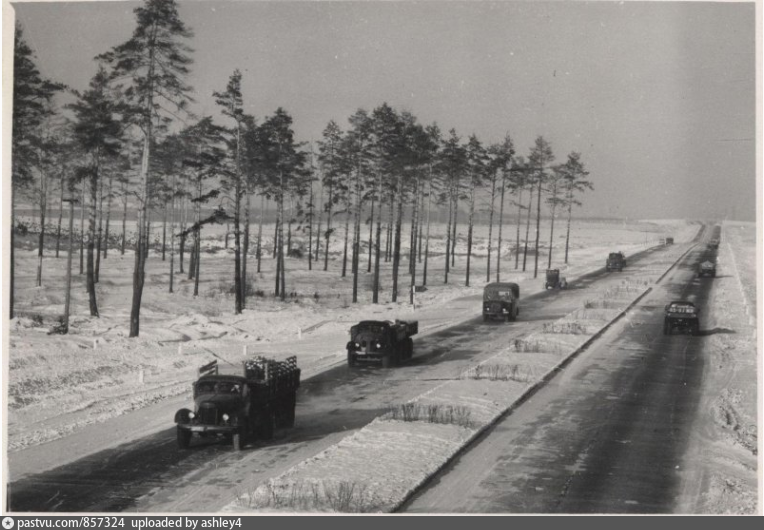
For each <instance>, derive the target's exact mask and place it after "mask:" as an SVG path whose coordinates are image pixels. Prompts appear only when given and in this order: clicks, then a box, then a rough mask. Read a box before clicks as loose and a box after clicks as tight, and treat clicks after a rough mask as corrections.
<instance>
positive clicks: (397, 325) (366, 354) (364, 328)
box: [346, 320, 419, 368]
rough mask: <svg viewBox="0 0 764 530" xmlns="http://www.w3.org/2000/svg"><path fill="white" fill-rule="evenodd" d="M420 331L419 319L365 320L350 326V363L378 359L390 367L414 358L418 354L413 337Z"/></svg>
mask: <svg viewBox="0 0 764 530" xmlns="http://www.w3.org/2000/svg"><path fill="white" fill-rule="evenodd" d="M417 333H419V321H418V320H396V321H395V322H391V321H389V320H363V321H361V322H359V323H358V324H356V325H355V326H352V327H351V328H350V341H349V342H348V343H347V346H346V349H347V354H348V366H349V367H351V368H352V367H354V366H356V365H358V364H359V363H367V362H376V363H381V364H382V367H383V368H389V367H390V366H393V365H396V364H398V363H400V362H401V361H404V360H407V359H410V358H411V357H412V356H413V355H414V341H413V339H412V338H411V337H413V336H414V335H416V334H417Z"/></svg>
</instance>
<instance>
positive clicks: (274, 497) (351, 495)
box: [236, 480, 384, 513]
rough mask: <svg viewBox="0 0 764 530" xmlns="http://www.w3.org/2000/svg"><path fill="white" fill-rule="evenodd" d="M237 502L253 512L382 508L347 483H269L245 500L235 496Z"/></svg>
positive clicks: (358, 486)
mask: <svg viewBox="0 0 764 530" xmlns="http://www.w3.org/2000/svg"><path fill="white" fill-rule="evenodd" d="M236 500H237V502H238V503H239V505H240V506H244V507H248V508H254V509H262V508H275V509H284V510H290V511H307V512H326V511H333V512H337V513H368V512H378V511H380V510H381V508H382V505H383V504H384V503H383V502H381V501H380V500H379V499H377V498H376V496H375V495H373V494H372V493H370V492H369V490H368V488H367V486H366V485H364V484H358V483H356V482H353V481H349V480H334V481H329V480H319V481H316V480H311V481H295V482H277V481H274V480H269V481H268V482H266V483H265V484H263V485H261V486H260V487H258V488H257V489H255V490H253V491H250V492H249V493H248V494H247V495H246V496H245V495H241V494H237V496H236Z"/></svg>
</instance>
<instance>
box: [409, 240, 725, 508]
mask: <svg viewBox="0 0 764 530" xmlns="http://www.w3.org/2000/svg"><path fill="white" fill-rule="evenodd" d="M709 237H718V233H714V234H711V235H710V236H709ZM714 253H715V252H709V251H707V250H705V247H704V246H703V245H699V246H698V247H696V250H694V251H693V252H691V253H689V254H688V255H687V256H686V257H685V258H684V259H683V260H682V262H681V263H680V264H679V266H678V267H676V268H675V269H674V270H673V271H672V272H671V273H669V274H668V275H667V276H666V277H665V278H664V279H663V281H662V282H661V285H660V286H658V287H657V288H655V289H654V291H653V292H652V293H650V295H648V296H647V297H645V298H644V299H643V300H642V301H641V302H640V303H639V304H638V305H637V306H636V307H635V308H634V309H633V310H631V311H630V312H629V313H627V315H626V317H625V318H624V319H623V320H622V321H621V322H619V323H618V324H616V325H615V326H614V327H613V328H611V329H610V330H608V332H606V333H605V334H604V335H603V336H602V338H601V339H600V340H598V341H597V342H596V343H595V345H594V346H593V347H591V348H590V349H589V350H587V351H586V352H584V353H583V354H582V355H581V356H579V357H578V358H577V359H575V360H574V361H573V362H572V363H571V364H569V365H568V366H567V367H566V368H565V370H564V371H563V372H562V373H561V374H559V375H558V376H556V377H555V378H553V379H552V380H551V381H550V382H549V384H548V385H546V386H545V387H544V388H542V389H541V390H539V391H538V392H537V393H536V394H534V395H533V397H532V398H531V399H529V400H528V401H527V402H526V403H524V404H523V405H522V406H521V407H519V408H518V409H517V410H516V411H515V412H513V413H512V414H510V415H508V416H506V417H505V418H504V419H503V420H502V421H500V422H499V423H498V424H497V425H495V427H494V428H493V429H491V430H490V431H489V432H488V433H486V434H485V435H483V436H482V437H481V439H480V440H478V441H477V442H476V443H475V444H474V445H473V446H472V447H471V448H470V449H469V450H468V451H467V452H465V453H463V454H462V456H461V457H460V458H458V459H457V460H456V461H455V462H453V463H452V464H451V465H449V466H448V467H447V468H446V469H445V470H443V472H441V473H440V474H439V475H438V476H436V477H434V478H433V479H432V480H431V481H430V483H429V484H428V486H427V487H426V488H425V489H423V490H422V491H421V492H420V493H419V494H418V495H417V496H416V497H415V498H413V499H412V500H410V501H409V503H408V504H407V505H406V506H404V508H403V510H402V511H409V512H473V513H496V512H502V513H672V512H674V510H675V507H676V505H677V501H678V495H679V493H680V491H679V490H680V482H681V476H682V473H683V469H682V466H683V465H684V464H685V461H684V459H683V456H684V453H685V450H686V448H687V443H688V440H689V437H690V435H691V433H692V429H693V422H694V420H695V416H696V410H697V405H698V401H699V396H700V391H701V384H702V376H703V365H704V356H703V342H704V340H705V337H707V336H709V335H710V334H712V333H714V332H715V330H713V329H705V328H704V327H703V314H704V313H707V312H708V311H709V310H710V308H708V307H706V299H707V297H708V293H709V290H710V286H711V284H712V282H713V280H712V279H698V278H697V277H696V274H695V270H696V263H698V262H699V261H702V260H703V259H706V258H707V257H709V255H710V256H711V257H713V255H714ZM671 300H690V301H693V302H694V303H695V304H696V305H697V306H699V307H701V308H702V309H703V311H702V312H701V315H700V317H701V333H700V335H699V336H690V335H680V334H678V333H675V334H673V335H670V336H664V335H663V329H662V326H663V306H664V305H665V304H666V303H668V302H669V301H671Z"/></svg>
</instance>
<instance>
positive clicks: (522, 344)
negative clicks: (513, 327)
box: [510, 339, 564, 353]
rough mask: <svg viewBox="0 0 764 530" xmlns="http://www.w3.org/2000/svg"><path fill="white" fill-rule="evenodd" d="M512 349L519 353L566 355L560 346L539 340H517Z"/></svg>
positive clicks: (512, 344) (511, 346) (514, 341)
mask: <svg viewBox="0 0 764 530" xmlns="http://www.w3.org/2000/svg"><path fill="white" fill-rule="evenodd" d="M510 349H511V350H513V351H515V352H518V353H564V348H563V347H562V346H561V345H560V344H557V343H555V342H552V343H549V342H547V341H544V340H539V339H515V340H513V341H512V343H511V345H510Z"/></svg>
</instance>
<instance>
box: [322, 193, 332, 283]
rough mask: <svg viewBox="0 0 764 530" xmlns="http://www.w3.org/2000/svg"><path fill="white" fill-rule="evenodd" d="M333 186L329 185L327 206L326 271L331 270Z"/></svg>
mask: <svg viewBox="0 0 764 530" xmlns="http://www.w3.org/2000/svg"><path fill="white" fill-rule="evenodd" d="M332 188H333V187H332V185H331V184H329V203H328V204H327V214H326V243H325V244H326V248H325V249H324V270H325V271H326V270H328V269H329V243H330V241H329V238H330V237H331V235H332V205H333V200H334V197H332V192H333V189H332Z"/></svg>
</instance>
